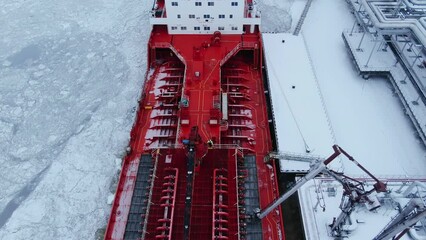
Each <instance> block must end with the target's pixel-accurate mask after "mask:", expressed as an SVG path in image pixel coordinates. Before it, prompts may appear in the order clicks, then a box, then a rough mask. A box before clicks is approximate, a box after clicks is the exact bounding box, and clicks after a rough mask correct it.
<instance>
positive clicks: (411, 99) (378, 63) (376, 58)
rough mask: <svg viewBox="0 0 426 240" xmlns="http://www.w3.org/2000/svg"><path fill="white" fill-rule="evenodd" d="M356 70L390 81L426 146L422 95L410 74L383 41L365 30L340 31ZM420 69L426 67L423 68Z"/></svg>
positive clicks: (425, 107) (424, 111) (425, 112)
mask: <svg viewBox="0 0 426 240" xmlns="http://www.w3.org/2000/svg"><path fill="white" fill-rule="evenodd" d="M342 36H343V39H344V42H345V44H346V46H347V48H348V51H349V53H350V55H351V57H352V59H353V62H354V63H355V66H356V69H357V70H358V72H359V74H360V75H362V76H363V78H365V79H368V78H369V77H370V76H386V77H387V78H388V79H389V81H390V82H391V83H392V86H393V88H394V90H395V93H397V95H398V97H399V99H400V100H401V103H402V105H403V106H404V108H405V113H406V114H407V115H408V116H409V117H410V119H411V121H412V122H413V125H414V127H415V128H416V130H417V132H418V135H419V137H420V139H421V140H422V141H423V143H424V144H425V145H426V105H425V103H424V101H423V99H424V95H423V94H422V92H421V91H419V88H418V87H417V86H416V84H415V83H414V82H413V79H412V75H411V74H410V73H409V72H407V69H406V68H405V67H404V66H403V65H402V64H401V63H400V60H399V59H398V58H397V57H396V56H395V55H394V53H393V51H391V50H390V48H389V47H388V45H387V43H385V42H384V41H382V40H380V38H381V37H379V39H378V38H376V37H374V36H372V35H370V34H368V33H365V32H361V33H359V32H357V33H354V32H344V33H343V34H342ZM421 70H422V71H425V76H426V70H425V69H424V68H423V69H421Z"/></svg>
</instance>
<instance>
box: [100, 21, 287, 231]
mask: <svg viewBox="0 0 426 240" xmlns="http://www.w3.org/2000/svg"><path fill="white" fill-rule="evenodd" d="M148 61H149V66H150V67H151V69H150V72H149V74H147V79H146V82H145V86H144V90H143V94H142V97H141V100H140V106H139V111H138V114H137V120H136V122H135V125H134V127H133V129H132V131H131V140H130V149H131V151H130V152H129V154H128V155H127V156H126V158H125V159H124V162H123V168H122V172H121V175H120V179H119V183H118V187H117V193H116V197H115V200H114V203H113V206H112V211H111V217H110V219H109V222H108V227H107V231H106V235H105V239H138V238H143V239H250V238H251V239H259V237H262V238H263V239H284V231H283V224H282V217H281V210H280V209H277V211H276V212H274V213H272V214H270V215H269V216H267V217H266V218H264V219H263V220H262V221H260V220H258V219H255V218H251V219H250V216H251V215H252V208H253V207H255V206H257V205H258V207H260V208H262V207H264V206H266V205H268V203H270V202H271V201H273V199H275V198H276V197H278V195H279V193H278V186H277V182H276V176H277V175H276V169H275V166H274V164H265V163H264V156H265V155H267V154H268V153H269V152H270V151H272V150H273V149H272V141H271V136H270V129H269V127H268V118H267V109H266V108H267V104H266V97H265V94H264V82H263V78H262V41H261V38H260V34H258V33H256V34H243V35H220V34H215V35H196V36H194V35H173V36H172V35H169V34H168V33H167V30H166V29H165V28H162V27H158V26H156V27H154V29H153V32H152V33H151V38H150V41H149V56H148ZM225 98H226V99H225ZM225 108H226V110H225ZM225 115H226V116H225Z"/></svg>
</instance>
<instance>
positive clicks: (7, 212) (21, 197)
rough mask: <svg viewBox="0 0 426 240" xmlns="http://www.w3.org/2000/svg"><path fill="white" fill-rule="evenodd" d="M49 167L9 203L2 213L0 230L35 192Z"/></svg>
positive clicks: (0, 215)
mask: <svg viewBox="0 0 426 240" xmlns="http://www.w3.org/2000/svg"><path fill="white" fill-rule="evenodd" d="M49 167H50V165H49V166H47V167H46V168H44V169H43V170H41V171H40V172H39V173H37V175H35V176H34V177H33V179H31V181H30V182H29V183H28V184H27V185H25V186H24V187H23V188H22V189H21V190H19V192H18V193H17V194H16V195H15V197H14V198H13V199H12V200H10V201H9V203H8V204H7V205H6V207H5V208H4V210H3V211H2V212H1V213H0V228H2V227H3V226H4V225H5V224H6V223H7V221H8V220H9V218H10V217H11V216H12V214H13V213H14V212H15V210H16V209H17V208H18V207H19V205H21V203H22V202H23V201H25V199H27V198H28V196H29V195H30V194H31V193H32V192H33V191H34V189H35V188H36V187H37V186H38V184H39V183H40V181H41V180H42V179H43V177H44V174H45V173H46V171H47V169H49Z"/></svg>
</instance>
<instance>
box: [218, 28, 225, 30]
mask: <svg viewBox="0 0 426 240" xmlns="http://www.w3.org/2000/svg"><path fill="white" fill-rule="evenodd" d="M217 30H225V27H218V28H217Z"/></svg>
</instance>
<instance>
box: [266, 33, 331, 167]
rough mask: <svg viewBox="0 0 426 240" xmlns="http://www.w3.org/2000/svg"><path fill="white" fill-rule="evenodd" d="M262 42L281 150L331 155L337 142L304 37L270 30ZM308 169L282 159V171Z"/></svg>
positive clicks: (301, 153) (305, 164) (302, 165)
mask: <svg viewBox="0 0 426 240" xmlns="http://www.w3.org/2000/svg"><path fill="white" fill-rule="evenodd" d="M263 41H264V45H265V55H266V65H267V68H268V78H269V82H270V88H271V91H272V92H271V95H272V105H273V111H274V115H275V121H276V128H277V138H278V147H279V151H280V152H290V153H293V154H300V155H306V156H309V155H316V156H328V155H330V154H331V153H332V149H331V146H332V145H333V144H334V141H333V137H332V133H331V129H330V127H329V126H330V125H329V124H328V121H327V116H326V112H325V108H324V107H323V103H322V100H321V96H320V91H319V88H318V85H317V82H316V80H315V75H314V73H313V71H312V68H311V65H310V62H309V56H308V53H307V51H306V48H305V45H304V42H303V39H302V37H300V36H293V35H292V34H287V33H267V34H263ZM306 149H309V150H310V153H309V154H308V153H307V152H306ZM308 168H309V164H307V163H303V162H294V161H286V160H282V164H281V170H282V171H295V172H297V171H303V170H307V169H308Z"/></svg>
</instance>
